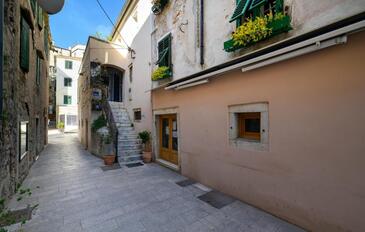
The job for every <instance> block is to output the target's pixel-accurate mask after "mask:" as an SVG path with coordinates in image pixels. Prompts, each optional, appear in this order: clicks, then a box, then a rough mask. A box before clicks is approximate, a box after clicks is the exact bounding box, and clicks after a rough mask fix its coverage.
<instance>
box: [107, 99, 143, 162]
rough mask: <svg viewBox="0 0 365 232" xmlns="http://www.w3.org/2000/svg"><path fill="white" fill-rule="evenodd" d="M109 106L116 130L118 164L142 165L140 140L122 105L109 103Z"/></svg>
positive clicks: (120, 103)
mask: <svg viewBox="0 0 365 232" xmlns="http://www.w3.org/2000/svg"><path fill="white" fill-rule="evenodd" d="M109 106H110V110H111V113H112V114H113V118H114V122H115V124H116V127H117V130H118V154H117V155H118V162H119V163H120V165H127V164H136V163H142V140H141V139H139V138H138V135H137V133H136V131H135V129H134V127H133V125H132V122H131V120H130V118H129V114H128V111H127V110H126V109H125V107H124V104H123V103H122V102H111V101H109Z"/></svg>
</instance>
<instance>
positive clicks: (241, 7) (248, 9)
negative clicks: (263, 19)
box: [229, 0, 283, 26]
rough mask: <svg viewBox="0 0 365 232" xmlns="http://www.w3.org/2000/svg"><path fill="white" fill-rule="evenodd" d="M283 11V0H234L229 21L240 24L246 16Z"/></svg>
mask: <svg viewBox="0 0 365 232" xmlns="http://www.w3.org/2000/svg"><path fill="white" fill-rule="evenodd" d="M282 11H283V0H236V8H235V10H234V12H233V14H232V16H231V18H230V20H229V22H234V21H236V24H237V26H240V25H241V24H242V23H243V22H244V21H245V19H246V18H256V17H259V16H264V15H267V14H269V13H270V12H271V13H272V14H274V15H275V14H276V13H278V12H282Z"/></svg>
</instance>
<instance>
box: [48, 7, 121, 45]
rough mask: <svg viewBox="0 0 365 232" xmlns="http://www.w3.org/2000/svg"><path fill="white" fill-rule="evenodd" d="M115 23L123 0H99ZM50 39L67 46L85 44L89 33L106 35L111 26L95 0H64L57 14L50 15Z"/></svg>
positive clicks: (56, 43)
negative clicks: (63, 4)
mask: <svg viewBox="0 0 365 232" xmlns="http://www.w3.org/2000/svg"><path fill="white" fill-rule="evenodd" d="M99 1H100V3H101V4H102V5H103V7H104V9H105V10H106V12H107V13H108V14H109V16H110V17H111V19H112V20H113V22H114V23H115V20H116V18H117V17H118V15H119V13H120V11H121V9H122V7H123V4H124V1H125V0H99ZM50 24H51V32H52V40H53V41H54V42H55V45H56V46H59V47H65V48H67V47H69V46H72V45H75V44H78V43H81V44H85V45H86V42H87V38H88V36H89V35H95V34H96V32H100V33H101V34H102V35H103V36H108V35H109V33H110V32H111V30H112V28H113V26H112V25H111V23H110V22H109V20H108V19H107V17H106V16H105V15H104V13H103V12H102V10H101V9H100V7H99V5H98V3H97V2H96V0H65V6H64V7H63V9H62V11H61V12H59V13H58V14H55V15H51V16H50Z"/></svg>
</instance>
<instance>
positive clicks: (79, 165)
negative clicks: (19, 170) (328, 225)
mask: <svg viewBox="0 0 365 232" xmlns="http://www.w3.org/2000/svg"><path fill="white" fill-rule="evenodd" d="M101 166H103V162H102V160H100V159H99V158H97V157H95V156H93V155H91V154H90V153H88V152H86V151H85V150H84V149H83V148H82V147H81V145H80V143H79V142H78V139H77V136H76V135H75V134H66V135H62V134H52V135H50V138H49V145H48V146H47V148H46V149H45V151H44V152H43V153H42V154H41V155H40V157H39V159H38V161H37V162H36V163H35V164H34V166H33V167H32V169H31V172H30V174H29V176H28V177H27V179H26V180H25V182H24V186H26V187H30V188H31V189H32V192H33V194H32V195H31V197H30V198H28V199H26V200H24V201H21V202H16V200H14V199H13V200H12V201H11V203H10V206H11V207H12V208H22V207H24V206H25V205H27V204H39V206H38V208H37V209H36V210H35V211H34V213H33V217H32V219H31V220H30V221H29V222H27V223H26V224H25V225H24V226H23V230H24V231H25V232H27V231H36V232H43V231H47V232H52V231H67V232H77V231H102V232H108V231H115V232H117V231H126V232H142V231H152V232H154V231H158V232H174V231H187V232H194V231H216V232H223V231H232V232H239V231H255V232H256V231H265V232H266V231H268V232H270V231H294V232H296V231H298V232H299V231H303V230H301V229H299V228H298V227H296V226H293V225H291V224H288V223H286V222H284V221H282V220H280V219H278V218H276V217H273V216H271V215H270V214H267V213H265V212H263V211H260V210H258V209H256V208H254V207H252V206H249V205H247V204H245V203H242V202H240V201H234V202H233V203H231V204H229V205H227V206H225V207H223V208H221V209H216V208H214V207H212V206H210V205H209V204H207V203H205V202H203V201H201V200H199V199H198V198H197V196H199V195H202V194H204V193H205V192H204V191H203V190H201V188H198V187H196V186H195V185H190V186H187V187H180V186H179V185H177V184H176V182H177V181H181V180H184V179H185V178H184V177H183V176H181V175H179V174H178V173H175V172H173V171H170V170H169V169H166V168H163V167H161V166H159V165H157V164H148V165H144V166H141V167H135V168H121V169H117V170H111V171H103V170H102V169H101V168H100V167H101ZM14 228H15V227H13V228H10V229H12V230H14Z"/></svg>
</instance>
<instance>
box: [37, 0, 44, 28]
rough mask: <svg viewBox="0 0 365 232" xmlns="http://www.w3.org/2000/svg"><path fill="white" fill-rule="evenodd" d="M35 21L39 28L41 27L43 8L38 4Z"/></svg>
mask: <svg viewBox="0 0 365 232" xmlns="http://www.w3.org/2000/svg"><path fill="white" fill-rule="evenodd" d="M37 22H38V26H39V27H40V28H43V9H42V7H40V6H39V5H38V14H37Z"/></svg>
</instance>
